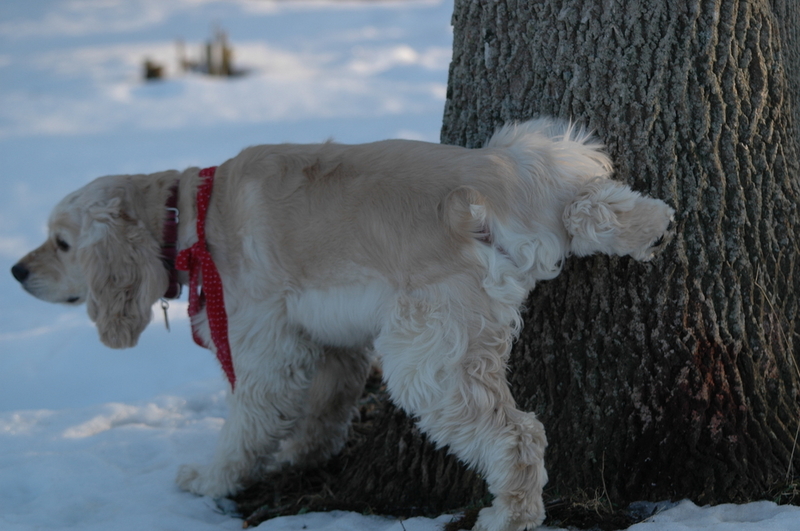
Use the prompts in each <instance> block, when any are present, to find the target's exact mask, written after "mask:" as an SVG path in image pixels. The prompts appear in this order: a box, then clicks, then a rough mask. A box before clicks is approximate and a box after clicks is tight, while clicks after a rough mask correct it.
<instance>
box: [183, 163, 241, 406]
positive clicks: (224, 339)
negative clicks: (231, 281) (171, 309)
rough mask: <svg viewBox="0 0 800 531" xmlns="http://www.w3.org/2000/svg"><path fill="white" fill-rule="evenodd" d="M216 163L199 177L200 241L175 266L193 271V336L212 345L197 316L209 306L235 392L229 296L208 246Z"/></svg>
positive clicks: (222, 359) (210, 325)
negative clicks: (202, 333) (208, 216)
mask: <svg viewBox="0 0 800 531" xmlns="http://www.w3.org/2000/svg"><path fill="white" fill-rule="evenodd" d="M216 170H217V168H216V166H214V167H211V168H206V169H204V170H200V173H199V174H198V176H199V177H201V178H203V181H202V182H201V183H200V185H199V186H198V187H197V241H196V242H194V244H193V245H192V246H191V247H187V248H186V249H184V250H182V251H181V252H180V253H178V257H177V259H176V261H175V266H176V267H177V268H178V269H179V270H181V271H188V272H189V317H191V318H192V319H191V321H192V337H193V338H194V342H195V343H197V344H198V345H200V346H201V347H204V348H210V345H208V344H207V343H206V342H205V341H203V338H202V337H200V334H199V333H198V329H197V327H196V325H195V319H194V317H195V316H196V315H197V314H198V313H200V311H201V310H202V309H203V308H205V309H206V316H207V317H208V328H209V329H210V331H211V341H212V342H213V343H214V346H215V347H216V354H217V359H218V360H219V363H220V365H222V370H223V371H225V375H226V376H227V377H228V382H230V384H231V391H233V388H234V385H235V384H236V374H235V373H234V371H233V360H232V359H231V346H230V343H229V342H228V314H227V312H226V311H225V299H224V297H223V293H222V279H221V278H220V276H219V271H217V266H216V265H214V260H213V258H212V257H211V253H210V252H209V251H208V246H207V245H206V230H205V225H206V212H207V211H208V204H209V202H210V200H211V192H212V190H213V189H214V174H215V173H216Z"/></svg>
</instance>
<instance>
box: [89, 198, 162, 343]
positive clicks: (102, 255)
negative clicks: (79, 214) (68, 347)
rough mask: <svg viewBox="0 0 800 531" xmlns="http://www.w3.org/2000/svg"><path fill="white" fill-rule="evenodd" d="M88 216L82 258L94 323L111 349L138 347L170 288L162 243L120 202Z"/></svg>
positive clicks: (95, 208)
mask: <svg viewBox="0 0 800 531" xmlns="http://www.w3.org/2000/svg"><path fill="white" fill-rule="evenodd" d="M84 215H85V217H84V222H83V227H82V230H81V237H80V241H79V247H78V252H79V256H80V260H81V262H82V267H83V270H84V273H85V274H86V279H87V282H88V286H89V293H88V296H87V299H86V303H87V311H88V313H89V318H90V319H91V320H92V321H94V322H95V324H96V325H97V330H98V333H99V334H100V340H101V341H102V342H103V343H105V344H106V345H107V346H109V347H111V348H127V347H132V346H134V345H136V343H137V341H138V340H139V335H140V334H141V333H142V331H143V330H144V329H145V327H146V326H147V325H148V323H149V322H150V320H151V319H152V305H153V304H154V303H155V302H156V301H157V300H158V298H159V297H161V296H162V295H163V293H164V292H165V291H166V288H167V284H168V282H169V280H168V278H167V272H166V269H165V268H164V266H163V264H162V262H161V259H160V247H159V244H158V241H157V240H156V239H155V238H154V237H153V236H152V235H151V234H150V233H149V232H148V230H147V228H146V227H145V226H144V223H142V222H141V221H139V220H137V219H135V218H133V217H131V216H130V215H129V214H128V213H127V212H126V211H125V209H124V207H123V201H122V200H121V199H120V198H119V197H115V198H112V199H110V200H106V201H102V202H98V203H95V204H94V205H92V206H90V207H89V208H88V209H87V211H86V212H85V214H84Z"/></svg>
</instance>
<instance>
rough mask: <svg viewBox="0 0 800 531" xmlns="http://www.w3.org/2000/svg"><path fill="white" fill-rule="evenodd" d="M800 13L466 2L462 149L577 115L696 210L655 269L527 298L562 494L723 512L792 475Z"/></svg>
mask: <svg viewBox="0 0 800 531" xmlns="http://www.w3.org/2000/svg"><path fill="white" fill-rule="evenodd" d="M773 8H774V9H775V11H773ZM799 9H800V8H799V7H798V4H797V3H796V2H789V1H785V2H780V1H778V0H775V1H773V2H771V3H770V2H769V1H767V0H760V1H759V0H749V1H746V0H742V1H733V0H725V1H723V2H711V1H699V0H674V1H670V2H663V1H662V0H630V1H608V0H584V1H582V2H573V1H566V0H563V1H558V0H544V1H539V2H529V1H527V0H521V1H513V0H507V1H499V2H489V1H457V2H456V10H455V14H454V16H453V23H454V28H455V29H454V51H453V61H452V64H451V67H450V84H449V90H448V101H447V107H446V110H445V124H444V128H443V132H442V141H443V142H445V143H457V144H464V145H469V146H478V145H480V144H481V143H482V142H483V141H484V140H485V139H487V138H488V137H489V136H490V134H491V131H492V130H493V129H494V128H495V127H496V126H497V125H499V124H500V123H503V122H506V121H509V120H515V119H525V118H529V117H531V116H536V115H541V114H546V115H557V116H561V117H564V118H573V119H575V120H577V121H579V122H580V123H583V124H587V125H588V126H589V127H591V128H593V129H594V130H595V131H596V132H597V134H598V136H599V137H600V138H601V139H603V141H605V142H606V144H607V146H608V149H609V151H610V153H611V154H612V158H613V159H614V160H615V162H616V167H617V178H618V179H620V180H623V181H626V182H628V183H629V184H631V185H632V186H633V187H634V188H635V189H637V190H640V191H642V192H645V193H648V194H650V195H653V196H655V197H659V198H661V199H664V200H666V201H667V202H669V203H671V204H672V205H673V206H674V207H675V208H676V210H677V211H678V215H677V221H678V236H677V238H676V239H675V242H674V243H673V244H672V245H671V246H670V247H668V248H667V250H666V251H665V252H664V253H663V254H662V255H661V256H660V257H658V258H657V259H656V260H654V261H653V262H652V263H651V264H648V265H641V264H638V263H634V262H633V261H632V260H629V259H627V258H619V259H616V258H606V257H596V258H591V259H584V260H575V259H573V260H572V261H571V262H569V263H568V265H567V267H566V268H565V270H564V272H563V273H562V274H561V276H560V277H558V278H557V279H556V280H554V281H551V282H547V283H543V284H541V285H539V286H538V287H537V288H536V290H535V291H534V293H533V295H532V297H531V299H530V301H529V311H528V312H527V315H526V323H527V326H526V328H525V330H524V331H523V334H522V336H521V338H520V341H519V342H518V345H517V348H516V349H515V352H514V355H513V357H512V364H513V367H512V372H511V381H512V383H513V387H514V391H515V396H516V397H517V399H518V401H519V402H520V405H521V406H522V407H523V409H529V410H533V411H536V412H537V413H538V414H539V416H540V418H541V420H542V421H543V422H544V424H545V426H546V427H547V430H548V439H549V441H550V447H549V448H548V452H547V456H546V463H547V467H548V469H549V471H550V478H551V479H550V488H551V489H554V490H555V491H557V492H561V493H569V492H575V491H576V490H584V491H590V492H591V491H597V492H604V493H606V494H607V495H608V496H609V497H610V498H611V499H612V500H614V501H632V500H636V499H663V498H684V497H689V498H692V499H694V500H696V501H698V502H701V503H709V502H712V503H713V502H722V501H739V500H744V499H749V498H753V497H758V496H763V495H764V494H765V493H766V492H767V491H768V490H769V489H770V488H772V487H774V486H775V485H776V484H779V483H780V482H782V481H784V480H785V478H786V475H787V471H790V469H791V464H790V460H791V458H792V455H793V450H794V446H795V434H796V431H797V429H798V390H799V389H798V382H800V372H798V369H797V365H796V363H797V356H796V354H797V349H798V347H799V346H800V342H798V340H797V338H796V334H797V326H796V313H797V311H798V306H797V302H796V298H797V297H796V294H798V293H800V275H798V274H797V273H796V269H797V267H798V265H800V264H798V257H799V256H800V255H798V251H800V248H799V247H798V237H797V234H798V229H800V226H799V225H800V214H799V213H798V204H797V201H798V191H799V190H798V182H797V177H798V175H797V161H796V153H797V140H798V138H797V136H796V135H795V119H796V116H797V111H798V109H797V107H796V106H795V102H796V101H797V99H796V96H797V86H798V83H797V81H796V79H797V78H796V77H795V78H794V80H793V81H792V83H790V84H787V78H786V70H785V66H784V65H785V64H786V65H789V64H790V65H792V66H793V67H794V70H793V72H794V75H795V76H796V75H797V66H798V65H797V63H798V55H797V53H796V52H797V46H798V44H797V43H798V39H797V26H792V25H790V24H789V23H788V21H795V22H796V21H797V20H798V13H800V11H799ZM778 10H780V13H779V15H780V18H778V17H776V14H778V13H777V11H778ZM779 19H780V20H782V21H784V23H783V25H782V26H781V25H779V24H778V23H777V21H778V20H779ZM781 32H783V33H781ZM781 35H783V38H782V37H781ZM783 40H786V41H787V42H788V43H789V44H790V45H792V46H793V48H792V49H790V50H785V51H782V50H781V46H782V42H783ZM790 52H791V53H790ZM798 455H800V452H798V453H796V454H795V455H794V457H795V460H794V461H795V465H796V464H797V462H798V461H797V457H798Z"/></svg>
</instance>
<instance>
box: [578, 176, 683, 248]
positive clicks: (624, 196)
mask: <svg viewBox="0 0 800 531" xmlns="http://www.w3.org/2000/svg"><path fill="white" fill-rule="evenodd" d="M674 215H675V211H674V210H673V209H672V208H670V207H669V205H667V204H666V203H664V202H663V201H660V200H658V199H653V198H652V197H646V196H643V195H642V194H640V193H639V192H635V191H633V190H631V188H630V187H629V186H627V185H625V184H623V183H619V182H616V181H612V180H611V179H604V178H597V179H592V180H590V181H587V182H586V183H585V184H584V185H583V186H582V187H581V188H580V189H579V190H578V193H577V194H576V195H575V198H574V199H573V200H572V201H571V202H570V203H569V204H567V207H566V208H565V209H564V215H563V220H564V226H565V228H566V229H567V232H568V233H569V234H570V236H571V238H572V241H571V243H570V249H571V251H572V252H573V253H575V254H576V255H578V256H587V255H590V254H594V253H598V252H600V253H605V254H611V255H620V256H624V255H630V256H632V257H633V258H635V259H636V260H642V261H647V260H650V259H651V258H652V257H653V255H654V254H655V253H656V252H657V251H659V250H661V249H662V248H663V247H664V246H665V245H666V244H667V243H668V241H669V239H670V238H671V236H672V233H671V225H672V220H673V217H674Z"/></svg>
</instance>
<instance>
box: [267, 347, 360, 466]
mask: <svg viewBox="0 0 800 531" xmlns="http://www.w3.org/2000/svg"><path fill="white" fill-rule="evenodd" d="M369 368H370V356H369V354H368V353H367V351H366V350H365V349H363V348H352V349H348V348H335V347H325V348H324V353H323V357H322V359H321V360H320V362H319V366H318V367H317V369H316V372H315V373H314V377H313V379H312V381H311V387H310V388H309V389H308V395H307V402H306V411H305V414H304V417H303V418H302V419H301V420H300V421H299V422H298V423H297V426H296V427H295V429H294V431H293V433H292V435H291V436H290V437H289V438H288V439H285V440H284V441H282V442H281V445H280V451H278V453H277V454H275V462H276V464H278V465H280V464H283V463H287V464H290V465H298V464H299V465H314V464H317V463H321V462H324V461H325V460H327V459H328V458H329V457H331V456H333V455H335V454H336V453H338V452H339V451H340V450H341V449H342V447H344V444H345V442H347V435H348V433H349V431H350V422H351V421H352V420H353V417H354V416H355V415H357V413H358V409H357V402H358V398H359V397H360V396H361V393H362V392H363V390H364V384H365V382H366V379H367V375H368V373H369Z"/></svg>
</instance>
